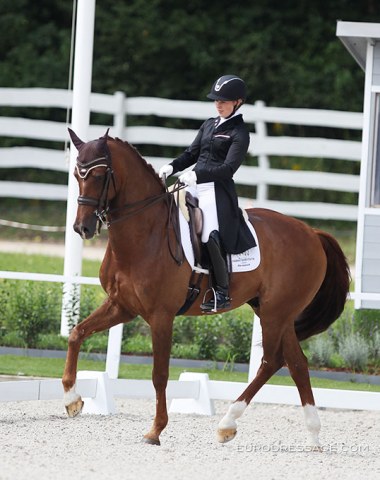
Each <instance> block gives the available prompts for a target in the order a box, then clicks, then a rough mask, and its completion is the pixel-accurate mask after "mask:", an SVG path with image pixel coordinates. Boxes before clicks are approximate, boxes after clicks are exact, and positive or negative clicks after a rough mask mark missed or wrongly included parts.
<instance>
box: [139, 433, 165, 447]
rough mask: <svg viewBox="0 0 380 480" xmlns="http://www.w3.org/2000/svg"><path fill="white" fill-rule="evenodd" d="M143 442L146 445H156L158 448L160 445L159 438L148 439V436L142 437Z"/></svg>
mask: <svg viewBox="0 0 380 480" xmlns="http://www.w3.org/2000/svg"><path fill="white" fill-rule="evenodd" d="M143 442H144V443H147V444H148V445H157V446H158V447H159V446H160V445H161V442H160V439H159V438H152V437H149V436H148V435H144V436H143Z"/></svg>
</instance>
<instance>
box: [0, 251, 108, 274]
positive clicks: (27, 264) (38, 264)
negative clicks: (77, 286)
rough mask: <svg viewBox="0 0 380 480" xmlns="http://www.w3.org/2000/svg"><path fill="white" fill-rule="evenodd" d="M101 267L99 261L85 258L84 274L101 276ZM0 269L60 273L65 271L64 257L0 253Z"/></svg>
mask: <svg viewBox="0 0 380 480" xmlns="http://www.w3.org/2000/svg"><path fill="white" fill-rule="evenodd" d="M99 268H100V262H99V261H97V260H83V267H82V274H83V275H84V276H88V277H97V276H99ZM0 270H10V271H13V272H37V273H52V274H57V275H60V274H62V273H63V258H60V257H50V256H47V255H27V254H22V253H7V254H6V255H0Z"/></svg>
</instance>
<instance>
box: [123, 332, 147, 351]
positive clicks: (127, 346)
mask: <svg viewBox="0 0 380 480" xmlns="http://www.w3.org/2000/svg"><path fill="white" fill-rule="evenodd" d="M122 352H123V353H127V354H128V353H137V354H140V355H151V354H152V340H151V337H150V336H147V335H141V334H137V335H134V336H133V337H131V338H128V339H127V340H124V341H123V343H122Z"/></svg>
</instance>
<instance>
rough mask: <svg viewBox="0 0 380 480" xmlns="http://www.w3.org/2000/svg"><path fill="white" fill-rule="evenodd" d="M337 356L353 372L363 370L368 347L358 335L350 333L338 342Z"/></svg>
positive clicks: (366, 359) (365, 364) (366, 360)
mask: <svg viewBox="0 0 380 480" xmlns="http://www.w3.org/2000/svg"><path fill="white" fill-rule="evenodd" d="M339 355H340V356H341V357H342V358H343V360H344V362H345V364H346V365H347V366H348V367H349V368H352V369H353V370H364V369H365V367H366V366H367V363H368V357H369V347H368V344H367V342H366V340H365V339H364V338H363V337H362V336H361V335H360V334H359V333H352V334H351V335H348V336H347V337H344V338H342V339H341V341H340V342H339Z"/></svg>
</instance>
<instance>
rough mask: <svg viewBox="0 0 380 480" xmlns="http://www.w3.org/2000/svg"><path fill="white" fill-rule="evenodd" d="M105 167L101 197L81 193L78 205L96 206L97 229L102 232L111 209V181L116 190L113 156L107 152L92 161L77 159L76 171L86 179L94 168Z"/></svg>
mask: <svg viewBox="0 0 380 480" xmlns="http://www.w3.org/2000/svg"><path fill="white" fill-rule="evenodd" d="M98 167H104V168H105V169H106V172H105V174H104V182H103V188H102V192H101V194H100V197H99V198H93V197H86V196H85V195H79V197H78V205H84V206H89V207H95V211H94V215H95V216H96V217H97V219H98V226H97V231H98V233H99V232H100V229H101V226H102V225H106V223H107V213H108V211H109V200H108V191H109V187H110V183H111V180H112V184H113V187H114V190H115V191H116V186H115V178H114V174H113V169H112V162H111V156H110V155H109V154H108V153H107V154H106V155H104V156H103V157H98V158H95V159H94V160H91V162H81V161H79V160H77V164H76V171H77V173H78V175H79V177H80V178H81V179H82V180H86V178H87V176H88V174H89V173H90V172H91V171H92V170H94V168H98Z"/></svg>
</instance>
